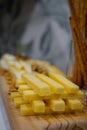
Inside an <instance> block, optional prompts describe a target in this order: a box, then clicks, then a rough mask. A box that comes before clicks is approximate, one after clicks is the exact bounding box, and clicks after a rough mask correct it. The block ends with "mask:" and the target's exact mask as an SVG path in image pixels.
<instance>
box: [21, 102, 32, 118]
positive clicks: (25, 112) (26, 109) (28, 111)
mask: <svg viewBox="0 0 87 130" xmlns="http://www.w3.org/2000/svg"><path fill="white" fill-rule="evenodd" d="M20 113H21V115H22V116H30V115H34V112H33V111H32V107H31V105H30V104H22V105H21V106H20Z"/></svg>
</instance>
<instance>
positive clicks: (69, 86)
mask: <svg viewBox="0 0 87 130" xmlns="http://www.w3.org/2000/svg"><path fill="white" fill-rule="evenodd" d="M49 76H50V77H51V78H52V79H54V80H56V81H57V82H59V83H61V84H62V85H63V86H64V88H65V90H66V91H67V92H68V93H77V92H78V90H79V87H78V86H77V85H76V84H74V83H72V82H71V81H69V80H68V79H67V78H65V77H64V76H62V75H59V74H55V73H49Z"/></svg>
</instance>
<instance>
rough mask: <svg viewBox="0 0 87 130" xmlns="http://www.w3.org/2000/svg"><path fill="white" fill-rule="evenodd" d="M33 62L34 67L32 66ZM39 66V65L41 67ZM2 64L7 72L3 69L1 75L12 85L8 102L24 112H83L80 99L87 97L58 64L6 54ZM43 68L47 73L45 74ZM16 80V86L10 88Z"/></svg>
mask: <svg viewBox="0 0 87 130" xmlns="http://www.w3.org/2000/svg"><path fill="white" fill-rule="evenodd" d="M34 63H35V70H33V66H32V64H33V65H34ZM38 65H40V66H39V70H38ZM42 66H43V67H42ZM1 67H2V68H5V67H6V71H4V70H5V69H3V71H2V69H1V75H3V76H6V80H7V84H8V85H9V93H10V96H9V97H10V98H9V99H10V100H9V101H12V104H13V105H14V106H15V107H16V108H18V110H19V111H20V113H21V115H23V116H28V115H41V114H55V113H56V114H57V113H73V112H82V111H83V104H82V102H81V100H80V99H83V98H84V93H83V92H82V91H81V90H80V89H79V86H78V85H76V84H74V83H72V82H71V81H70V80H68V79H67V78H66V76H65V75H63V73H61V71H60V70H57V68H56V67H55V66H53V65H50V64H49V63H47V62H40V61H38V60H37V61H36V62H34V61H32V62H31V61H29V60H28V61H27V60H22V59H19V60H17V59H16V58H15V56H11V55H4V56H3V57H2V59H1ZM43 70H45V72H46V73H45V74H43V73H42V72H43ZM2 72H3V73H2ZM7 72H8V74H7ZM13 79H14V80H13ZM13 81H14V82H15V85H14V87H13V88H11V86H10V85H11V83H13ZM12 90H14V91H12Z"/></svg>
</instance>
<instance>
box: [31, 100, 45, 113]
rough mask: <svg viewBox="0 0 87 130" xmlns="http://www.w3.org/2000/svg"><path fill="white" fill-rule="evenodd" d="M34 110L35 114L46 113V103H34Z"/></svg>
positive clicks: (35, 101) (39, 101)
mask: <svg viewBox="0 0 87 130" xmlns="http://www.w3.org/2000/svg"><path fill="white" fill-rule="evenodd" d="M32 109H33V111H34V112H35V113H45V103H44V102H43V101H42V100H34V101H32Z"/></svg>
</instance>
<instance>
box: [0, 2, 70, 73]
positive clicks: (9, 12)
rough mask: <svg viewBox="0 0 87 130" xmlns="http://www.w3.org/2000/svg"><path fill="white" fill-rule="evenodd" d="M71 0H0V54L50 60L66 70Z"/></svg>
mask: <svg viewBox="0 0 87 130" xmlns="http://www.w3.org/2000/svg"><path fill="white" fill-rule="evenodd" d="M69 17H70V10H69V5H68V0H0V56H2V55H3V54H4V53H11V54H17V55H23V56H27V57H29V58H34V59H40V60H46V61H49V62H50V63H52V64H55V65H56V66H58V67H59V68H60V69H61V70H62V71H63V72H65V73H66V72H67V68H68V65H69V61H70V46H71V40H72V37H71V29H70V24H69Z"/></svg>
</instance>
